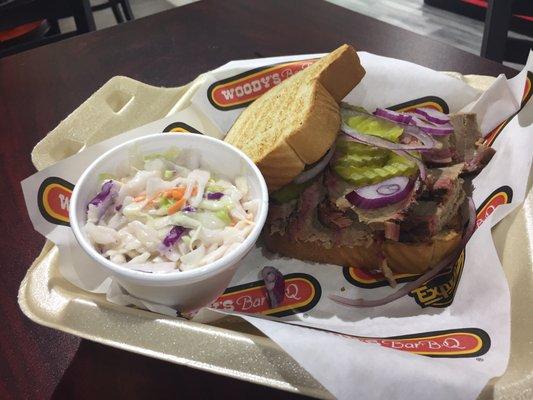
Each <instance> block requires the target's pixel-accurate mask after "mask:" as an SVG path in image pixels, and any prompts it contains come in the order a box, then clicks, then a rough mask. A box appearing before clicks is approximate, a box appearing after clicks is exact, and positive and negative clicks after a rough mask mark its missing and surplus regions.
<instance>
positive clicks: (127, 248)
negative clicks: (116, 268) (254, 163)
mask: <svg viewBox="0 0 533 400" xmlns="http://www.w3.org/2000/svg"><path fill="white" fill-rule="evenodd" d="M122 169H123V173H122V174H121V176H122V177H121V178H119V177H116V176H113V175H111V174H101V176H99V181H100V182H101V186H100V188H99V191H98V193H97V194H96V196H95V197H94V198H93V199H92V200H91V201H89V203H88V204H87V222H86V224H85V226H84V232H85V234H86V235H87V237H88V239H89V241H90V242H91V244H92V245H93V246H94V248H95V249H96V250H97V251H98V252H99V253H100V254H102V255H103V256H104V257H106V258H107V259H109V260H110V261H112V262H114V263H116V264H120V265H121V266H124V267H125V268H130V269H133V270H138V271H143V272H148V273H168V272H174V271H178V270H179V271H187V270H191V269H194V268H198V267H200V266H203V265H206V264H210V263H212V262H214V261H216V260H218V259H220V258H222V257H223V256H224V255H226V254H228V253H230V252H231V251H232V250H234V249H235V248H237V247H238V246H239V245H240V243H242V242H243V241H244V239H245V238H246V237H247V236H248V234H249V233H250V232H251V231H252V228H253V227H254V224H255V223H254V216H255V215H256V214H257V212H258V209H259V200H258V199H253V198H252V196H251V194H250V191H249V186H248V182H247V179H246V178H245V177H237V178H235V179H234V181H231V180H230V179H226V178H224V177H222V176H217V175H216V174H214V173H212V172H210V171H207V170H205V169H201V168H200V156H199V154H198V153H195V152H194V151H188V152H186V154H181V152H180V151H179V150H178V149H176V148H171V149H169V150H168V151H166V152H165V153H156V154H149V155H145V156H142V155H141V154H140V153H139V152H138V150H137V149H132V151H131V152H130V156H129V162H128V165H127V166H125V168H122Z"/></svg>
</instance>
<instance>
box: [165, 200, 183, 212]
mask: <svg viewBox="0 0 533 400" xmlns="http://www.w3.org/2000/svg"><path fill="white" fill-rule="evenodd" d="M184 205H185V198H184V197H182V198H181V199H179V200H178V201H176V202H175V203H174V204H172V205H171V206H170V207H169V208H168V211H167V214H168V215H171V214H174V213H177V212H178V211H180V210H181V209H182V208H183V206H184Z"/></svg>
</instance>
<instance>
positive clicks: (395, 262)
mask: <svg viewBox="0 0 533 400" xmlns="http://www.w3.org/2000/svg"><path fill="white" fill-rule="evenodd" d="M263 238H264V240H265V244H266V247H267V249H268V250H270V251H272V252H274V253H279V254H281V255H285V256H287V257H291V258H298V259H301V260H307V261H312V262H319V263H327V264H336V265H341V266H345V267H357V268H361V269H366V270H369V271H371V270H377V269H379V268H380V266H381V258H380V254H382V253H380V250H379V249H380V247H379V246H378V245H377V244H375V243H372V244H371V245H369V246H363V245H360V246H351V247H350V246H333V247H330V248H327V247H324V246H323V245H322V244H321V243H320V242H318V241H312V242H310V241H306V242H300V241H293V240H289V239H288V238H287V237H286V235H281V234H279V233H275V234H269V233H267V231H263ZM460 242H461V235H460V234H459V233H458V232H456V231H453V230H450V231H447V232H442V233H439V234H438V235H435V236H433V237H432V238H431V240H430V241H428V242H423V243H400V242H394V241H390V240H387V241H385V242H384V243H383V245H382V247H381V249H382V251H383V254H384V255H385V257H386V259H387V265H388V266H389V268H390V269H391V270H392V271H393V272H394V273H397V274H422V273H424V272H426V271H427V270H428V269H430V268H433V267H434V266H436V265H437V264H438V263H439V262H440V261H442V260H443V259H444V258H445V257H447V256H448V255H450V254H451V253H453V251H455V249H457V246H458V245H459V243H460Z"/></svg>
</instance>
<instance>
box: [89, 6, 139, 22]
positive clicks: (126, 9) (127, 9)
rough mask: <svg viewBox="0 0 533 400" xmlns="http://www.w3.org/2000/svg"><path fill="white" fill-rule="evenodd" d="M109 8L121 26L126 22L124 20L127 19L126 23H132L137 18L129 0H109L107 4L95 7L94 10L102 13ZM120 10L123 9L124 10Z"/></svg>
mask: <svg viewBox="0 0 533 400" xmlns="http://www.w3.org/2000/svg"><path fill="white" fill-rule="evenodd" d="M119 6H120V7H119ZM107 8H111V10H112V11H113V15H114V16H115V19H116V20H117V22H118V23H119V24H121V23H123V22H124V18H125V19H126V21H132V20H134V19H135V17H134V16H133V12H132V11H131V6H130V2H129V0H109V1H107V2H105V3H102V4H98V5H96V6H93V7H92V10H93V11H100V10H105V9H107ZM120 8H122V10H121V9H120ZM122 14H124V17H123V16H122Z"/></svg>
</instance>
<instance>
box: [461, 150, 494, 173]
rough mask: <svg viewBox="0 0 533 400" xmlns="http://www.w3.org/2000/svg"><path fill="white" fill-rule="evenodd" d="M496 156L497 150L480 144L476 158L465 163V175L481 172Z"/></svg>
mask: <svg viewBox="0 0 533 400" xmlns="http://www.w3.org/2000/svg"><path fill="white" fill-rule="evenodd" d="M494 154H496V150H494V149H493V148H492V147H488V146H486V145H484V144H480V145H479V146H478V148H477V150H476V152H475V154H474V156H473V157H472V158H471V159H470V160H468V161H467V162H465V165H464V168H463V172H464V173H465V174H473V173H478V172H480V171H481V170H482V169H483V167H485V165H487V164H488V163H489V162H490V160H492V157H493V156H494Z"/></svg>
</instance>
